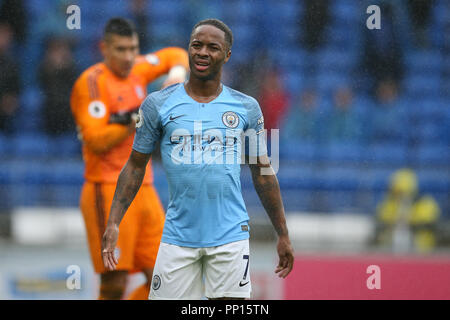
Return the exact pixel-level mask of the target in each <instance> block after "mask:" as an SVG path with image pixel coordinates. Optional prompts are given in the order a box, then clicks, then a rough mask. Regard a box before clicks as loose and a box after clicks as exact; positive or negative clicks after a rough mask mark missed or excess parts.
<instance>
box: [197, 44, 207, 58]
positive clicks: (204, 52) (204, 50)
mask: <svg viewBox="0 0 450 320" xmlns="http://www.w3.org/2000/svg"><path fill="white" fill-rule="evenodd" d="M197 54H198V55H199V56H203V57H204V56H208V55H209V54H208V50H207V48H206V46H202V47H201V48H200V49H199V50H198V52H197Z"/></svg>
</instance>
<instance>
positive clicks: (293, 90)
mask: <svg viewBox="0 0 450 320" xmlns="http://www.w3.org/2000/svg"><path fill="white" fill-rule="evenodd" d="M282 79H283V82H284V86H285V87H286V88H287V90H288V91H289V93H290V94H292V95H293V96H294V97H297V96H298V95H299V93H300V92H301V91H302V89H303V88H304V87H305V86H306V79H305V78H304V77H303V75H302V74H300V73H299V72H285V73H283V75H282Z"/></svg>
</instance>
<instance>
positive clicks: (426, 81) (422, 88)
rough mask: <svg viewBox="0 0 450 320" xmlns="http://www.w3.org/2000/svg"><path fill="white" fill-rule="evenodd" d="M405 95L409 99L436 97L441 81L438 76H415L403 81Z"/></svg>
mask: <svg viewBox="0 0 450 320" xmlns="http://www.w3.org/2000/svg"><path fill="white" fill-rule="evenodd" d="M404 86H405V91H406V94H407V95H408V96H410V97H436V96H439V93H440V88H441V79H440V77H439V74H435V75H434V76H429V75H427V76H425V75H422V74H417V75H414V76H411V77H409V78H406V79H405V80H404Z"/></svg>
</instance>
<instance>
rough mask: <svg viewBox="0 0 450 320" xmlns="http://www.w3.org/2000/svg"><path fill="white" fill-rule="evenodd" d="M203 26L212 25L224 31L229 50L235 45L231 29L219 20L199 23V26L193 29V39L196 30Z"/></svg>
mask: <svg viewBox="0 0 450 320" xmlns="http://www.w3.org/2000/svg"><path fill="white" fill-rule="evenodd" d="M203 25H210V26H213V27H216V28H217V29H220V30H222V31H223V32H224V33H225V42H226V43H227V45H228V49H231V46H232V45H233V32H231V29H230V28H229V27H228V26H227V25H226V24H225V23H224V22H223V21H220V20H219V19H205V20H202V21H200V22H197V24H196V25H195V26H194V27H193V28H192V32H191V37H192V35H193V34H194V31H195V29H197V28H198V27H200V26H203Z"/></svg>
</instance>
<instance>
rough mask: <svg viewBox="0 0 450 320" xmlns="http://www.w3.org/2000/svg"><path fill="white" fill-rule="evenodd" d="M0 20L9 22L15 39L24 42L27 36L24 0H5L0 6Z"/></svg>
mask: <svg viewBox="0 0 450 320" xmlns="http://www.w3.org/2000/svg"><path fill="white" fill-rule="evenodd" d="M0 21H3V22H7V23H8V24H9V25H10V26H11V29H12V31H13V33H14V39H15V41H17V42H18V43H20V44H22V43H24V41H25V40H26V38H27V28H28V25H27V12H26V10H25V6H24V5H23V1H22V0H3V1H2V3H1V6H0Z"/></svg>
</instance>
